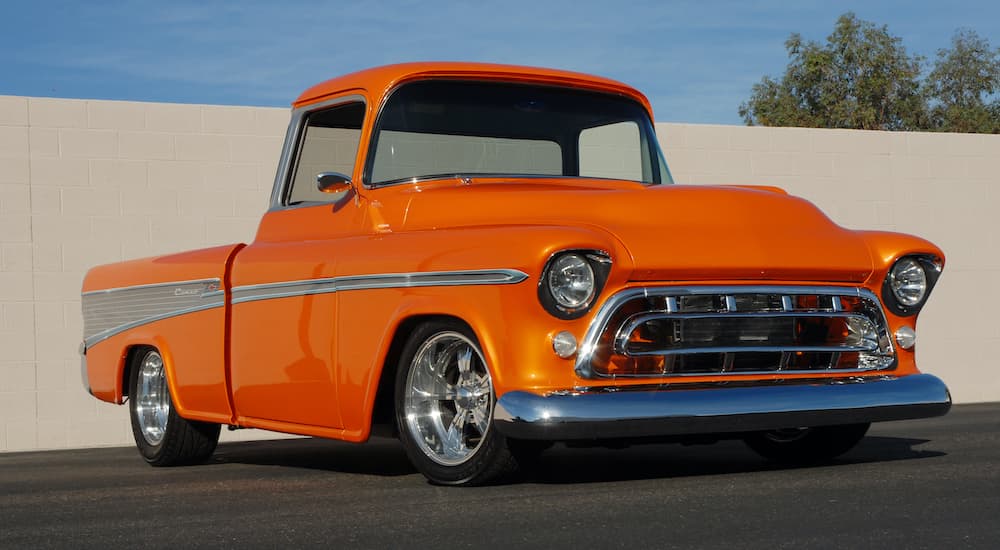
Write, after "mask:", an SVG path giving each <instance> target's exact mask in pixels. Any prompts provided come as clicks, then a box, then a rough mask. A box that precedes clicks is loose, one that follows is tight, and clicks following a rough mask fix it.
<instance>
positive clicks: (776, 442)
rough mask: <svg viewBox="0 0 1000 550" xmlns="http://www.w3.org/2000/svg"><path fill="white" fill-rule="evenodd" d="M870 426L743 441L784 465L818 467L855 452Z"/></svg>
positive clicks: (797, 431) (769, 435) (783, 432)
mask: <svg viewBox="0 0 1000 550" xmlns="http://www.w3.org/2000/svg"><path fill="white" fill-rule="evenodd" d="M870 426H871V424H846V425H842V426H820V427H816V428H792V429H787V430H771V431H767V432H756V433H753V434H751V435H748V436H746V437H745V438H744V440H743V441H744V442H746V444H747V446H749V447H750V448H751V449H753V450H754V452H756V453H757V454H759V455H761V456H762V457H764V458H766V459H768V460H771V461H773V462H778V463H782V464H815V463H817V462H825V461H827V460H830V459H833V458H836V457H838V456H840V455H842V454H844V453H846V452H847V451H849V450H851V449H853V448H854V446H855V445H857V444H858V442H860V441H861V439H862V438H864V437H865V433H866V432H867V431H868V428H869V427H870Z"/></svg>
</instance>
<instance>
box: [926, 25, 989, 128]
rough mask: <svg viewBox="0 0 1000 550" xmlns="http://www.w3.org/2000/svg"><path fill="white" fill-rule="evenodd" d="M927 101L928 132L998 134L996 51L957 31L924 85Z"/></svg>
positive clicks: (983, 41) (975, 36) (972, 35)
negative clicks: (928, 107)
mask: <svg viewBox="0 0 1000 550" xmlns="http://www.w3.org/2000/svg"><path fill="white" fill-rule="evenodd" d="M924 90H925V94H926V95H927V97H928V99H929V101H930V118H929V129H933V130H939V131H942V132H969V133H993V134H996V133H1000V100H997V99H995V98H994V99H993V100H992V101H989V99H990V97H991V96H994V94H995V93H996V92H997V91H1000V50H995V49H992V48H991V47H990V44H989V42H988V41H987V40H986V39H984V38H981V37H980V36H979V35H978V34H976V32H975V31H972V30H961V31H958V32H956V33H955V35H954V36H952V39H951V49H940V50H938V52H937V60H936V61H935V63H934V69H933V70H931V72H930V74H928V75H927V80H926V82H925V83H924Z"/></svg>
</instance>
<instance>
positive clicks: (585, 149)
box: [580, 121, 643, 181]
mask: <svg viewBox="0 0 1000 550" xmlns="http://www.w3.org/2000/svg"><path fill="white" fill-rule="evenodd" d="M642 167H643V158H642V145H641V141H640V139H639V126H638V125H636V123H635V122H631V121H628V122H617V123H614V124H606V125H604V126H595V127H593V128H587V129H585V130H583V131H581V132H580V175H581V176H584V177H592V178H613V179H623V180H632V181H643V177H642Z"/></svg>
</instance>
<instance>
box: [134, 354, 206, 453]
mask: <svg viewBox="0 0 1000 550" xmlns="http://www.w3.org/2000/svg"><path fill="white" fill-rule="evenodd" d="M129 416H130V417H131V419H132V436H133V437H134V438H135V445H136V447H137V448H138V449H139V453H140V454H141V455H142V457H143V458H144V459H146V462H148V463H149V464H151V465H153V466H176V465H181V464H195V463H199V462H204V461H205V460H206V459H207V458H208V457H209V456H211V455H212V453H213V452H214V451H215V446H216V445H217V444H218V443H219V428H220V426H219V425H218V424H212V423H208V422H196V421H192V420H187V419H185V418H182V417H181V416H179V415H178V414H177V410H176V409H175V408H174V401H173V398H172V397H171V396H170V388H169V386H168V382H167V374H166V369H165V368H164V365H163V357H162V356H160V352H159V351H158V350H157V349H156V348H147V349H146V350H145V351H143V352H142V353H140V354H138V355H137V361H136V362H135V363H134V364H133V365H132V368H131V372H130V373H129Z"/></svg>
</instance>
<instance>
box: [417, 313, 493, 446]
mask: <svg viewBox="0 0 1000 550" xmlns="http://www.w3.org/2000/svg"><path fill="white" fill-rule="evenodd" d="M404 392H405V393H404V395H403V397H404V400H403V407H404V411H405V415H406V417H405V421H406V426H407V428H408V429H409V432H410V434H411V435H412V437H413V439H414V440H415V441H416V443H417V445H418V446H419V448H420V450H421V451H423V453H424V454H425V455H427V457H428V458H430V459H431V460H433V461H434V462H436V463H438V464H441V465H443V466H455V465H459V464H462V463H464V462H465V461H467V460H468V459H469V458H470V457H472V456H473V455H474V454H475V453H476V451H477V450H478V449H479V447H480V446H481V445H482V444H483V441H484V439H485V438H486V434H487V432H488V431H489V429H490V423H491V419H492V417H493V382H492V380H491V379H490V373H489V371H488V370H487V369H486V362H485V361H484V360H483V356H482V354H481V353H480V351H479V348H478V346H477V345H476V344H475V343H473V342H472V341H471V340H469V338H467V337H466V336H464V335H463V334H460V333H458V332H454V331H447V332H439V333H437V334H435V335H433V336H432V337H430V338H428V339H427V340H426V341H425V342H424V343H423V344H422V345H421V346H420V348H419V349H417V352H416V353H415V354H414V356H413V361H412V363H411V365H410V369H409V373H408V374H407V377H406V384H405V387H404Z"/></svg>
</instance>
